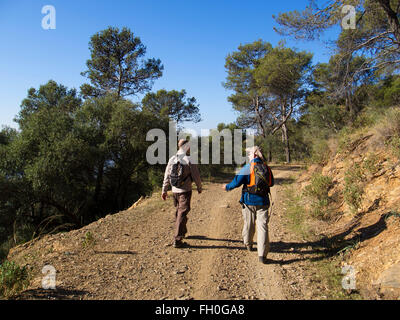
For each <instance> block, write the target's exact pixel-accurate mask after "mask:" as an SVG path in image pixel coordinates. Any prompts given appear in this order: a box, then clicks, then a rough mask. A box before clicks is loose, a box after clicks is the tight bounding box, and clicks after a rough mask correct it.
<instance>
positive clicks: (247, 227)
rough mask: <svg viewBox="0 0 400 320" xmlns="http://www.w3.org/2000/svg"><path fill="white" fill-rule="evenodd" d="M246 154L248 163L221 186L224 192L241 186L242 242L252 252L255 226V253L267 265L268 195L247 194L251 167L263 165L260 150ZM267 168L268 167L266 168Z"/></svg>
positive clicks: (249, 150)
mask: <svg viewBox="0 0 400 320" xmlns="http://www.w3.org/2000/svg"><path fill="white" fill-rule="evenodd" d="M246 151H247V152H248V156H249V160H250V163H249V164H247V165H245V166H244V167H243V168H242V169H241V170H240V172H239V173H238V174H237V175H236V176H235V178H234V179H233V180H232V182H231V183H229V184H226V185H224V186H223V189H224V190H226V191H230V190H233V189H235V188H238V187H240V186H243V191H242V197H241V199H240V203H241V204H242V214H243V222H244V224H243V231H242V236H243V242H244V244H245V246H246V248H247V249H248V250H249V251H252V250H253V238H254V234H255V228H256V226H257V251H258V257H259V261H260V262H262V263H264V264H265V263H267V254H268V252H269V249H270V244H269V235H268V222H269V208H270V205H271V204H270V195H269V193H266V194H263V195H258V194H254V193H252V192H249V189H248V186H249V185H250V183H251V181H250V180H251V174H252V171H253V172H254V170H252V167H253V166H254V164H255V163H265V160H264V157H263V155H262V152H261V149H260V148H259V147H253V148H249V149H248V150H246ZM267 168H268V166H267ZM268 172H269V179H270V180H269V181H268V184H269V186H270V187H272V186H273V185H274V177H273V174H272V171H271V170H270V169H269V168H268Z"/></svg>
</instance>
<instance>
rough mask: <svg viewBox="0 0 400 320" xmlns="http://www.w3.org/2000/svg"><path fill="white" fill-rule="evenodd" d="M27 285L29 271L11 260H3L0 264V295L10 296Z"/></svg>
mask: <svg viewBox="0 0 400 320" xmlns="http://www.w3.org/2000/svg"><path fill="white" fill-rule="evenodd" d="M28 285H29V272H28V270H27V268H26V267H20V266H18V265H17V264H16V263H15V262H13V261H11V262H10V261H8V260H6V261H4V262H3V264H2V265H0V296H3V297H5V298H10V297H12V296H14V295H16V294H18V293H19V292H20V291H22V290H24V289H25V288H26V287H27V286H28Z"/></svg>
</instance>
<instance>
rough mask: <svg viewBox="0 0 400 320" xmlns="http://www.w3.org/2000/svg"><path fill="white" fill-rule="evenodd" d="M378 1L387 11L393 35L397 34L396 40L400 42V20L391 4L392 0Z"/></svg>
mask: <svg viewBox="0 0 400 320" xmlns="http://www.w3.org/2000/svg"><path fill="white" fill-rule="evenodd" d="M378 2H379V4H380V5H381V7H382V8H383V10H384V11H385V13H386V16H387V18H388V22H389V25H390V29H392V30H391V31H392V32H393V35H394V36H395V38H396V40H397V41H398V42H400V22H399V18H398V16H397V12H395V11H394V10H393V9H392V7H391V6H390V0H378Z"/></svg>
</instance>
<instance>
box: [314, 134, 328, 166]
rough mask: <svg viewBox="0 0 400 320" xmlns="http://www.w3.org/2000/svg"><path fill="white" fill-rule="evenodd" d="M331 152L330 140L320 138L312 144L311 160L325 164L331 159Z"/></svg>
mask: <svg viewBox="0 0 400 320" xmlns="http://www.w3.org/2000/svg"><path fill="white" fill-rule="evenodd" d="M330 153H331V152H330V149H329V145H328V142H327V141H326V140H320V139H318V140H317V141H315V142H314V143H313V144H312V151H311V161H312V162H313V163H318V164H321V165H325V164H326V163H327V162H328V160H329V156H330Z"/></svg>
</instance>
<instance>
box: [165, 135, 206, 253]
mask: <svg viewBox="0 0 400 320" xmlns="http://www.w3.org/2000/svg"><path fill="white" fill-rule="evenodd" d="M178 147H179V150H178V152H177V154H176V155H175V156H173V157H171V159H169V161H168V165H167V167H166V169H165V174H164V181H163V186H162V194H161V198H162V199H163V200H164V201H165V200H166V199H167V190H168V187H169V186H170V185H171V171H172V167H173V165H174V164H175V163H177V162H178V161H180V162H181V163H182V164H185V165H184V166H183V176H184V177H186V178H185V179H184V182H183V184H182V185H181V186H180V187H175V186H172V194H173V200H174V206H175V207H176V211H175V232H174V247H175V248H181V247H183V246H185V243H184V242H183V241H182V239H183V238H184V237H185V235H186V233H187V227H186V224H187V220H188V218H187V215H188V213H189V211H190V201H191V198H192V183H193V181H194V182H195V184H196V186H197V192H198V193H201V192H202V186H201V179H200V173H199V169H198V167H197V165H195V164H193V163H191V160H190V157H189V156H188V153H189V152H190V145H189V141H187V140H184V139H182V140H179V142H178Z"/></svg>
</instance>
